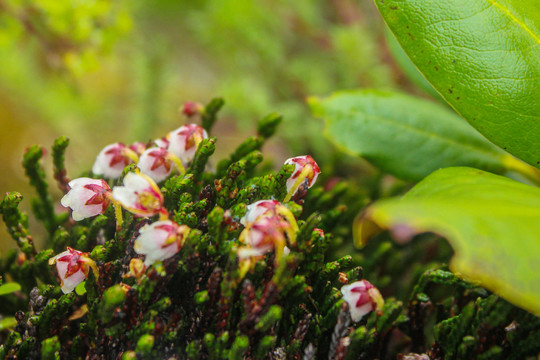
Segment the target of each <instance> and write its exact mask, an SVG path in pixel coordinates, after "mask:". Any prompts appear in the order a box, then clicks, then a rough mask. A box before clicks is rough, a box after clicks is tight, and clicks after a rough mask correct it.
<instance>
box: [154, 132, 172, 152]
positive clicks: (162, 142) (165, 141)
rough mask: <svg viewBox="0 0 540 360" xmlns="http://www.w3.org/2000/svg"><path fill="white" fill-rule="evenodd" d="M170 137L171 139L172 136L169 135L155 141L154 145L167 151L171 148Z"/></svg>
mask: <svg viewBox="0 0 540 360" xmlns="http://www.w3.org/2000/svg"><path fill="white" fill-rule="evenodd" d="M169 137H170V135H167V136H164V137H162V138H159V139H155V140H154V144H156V146H157V147H159V148H163V149H167V148H168V147H169V143H170V141H169Z"/></svg>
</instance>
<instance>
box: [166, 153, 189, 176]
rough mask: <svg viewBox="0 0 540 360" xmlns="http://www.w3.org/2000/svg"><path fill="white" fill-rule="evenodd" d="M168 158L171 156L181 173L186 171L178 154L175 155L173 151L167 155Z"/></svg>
mask: <svg viewBox="0 0 540 360" xmlns="http://www.w3.org/2000/svg"><path fill="white" fill-rule="evenodd" d="M167 158H169V159H170V160H171V161H172V162H173V163H174V165H176V168H177V169H178V172H179V173H180V175H184V174H185V173H186V169H185V168H184V164H182V160H180V159H179V158H178V156H176V155H174V154H173V153H169V154H168V155H167Z"/></svg>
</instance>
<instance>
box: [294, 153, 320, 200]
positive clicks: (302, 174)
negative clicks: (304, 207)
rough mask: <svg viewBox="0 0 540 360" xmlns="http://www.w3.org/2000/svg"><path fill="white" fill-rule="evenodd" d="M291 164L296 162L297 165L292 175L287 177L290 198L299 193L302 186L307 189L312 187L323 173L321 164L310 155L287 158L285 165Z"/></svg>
mask: <svg viewBox="0 0 540 360" xmlns="http://www.w3.org/2000/svg"><path fill="white" fill-rule="evenodd" d="M289 164H294V166H295V167H294V171H293V173H292V175H291V177H290V178H289V179H287V192H288V193H289V194H287V197H288V199H290V198H291V197H293V196H294V195H295V194H296V193H297V191H298V189H299V188H300V186H303V187H304V188H305V189H306V190H307V189H309V188H310V187H312V186H313V184H315V181H317V177H318V176H319V174H320V173H321V170H320V169H319V166H318V165H317V163H316V162H315V160H313V158H312V157H311V156H309V155H304V156H297V157H294V158H290V159H287V160H285V165H289ZM288 199H287V200H286V201H288Z"/></svg>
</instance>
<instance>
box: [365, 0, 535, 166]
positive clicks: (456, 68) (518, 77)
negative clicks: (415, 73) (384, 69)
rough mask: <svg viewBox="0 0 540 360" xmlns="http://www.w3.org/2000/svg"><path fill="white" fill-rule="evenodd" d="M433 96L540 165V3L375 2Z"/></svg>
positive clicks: (522, 0)
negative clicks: (431, 87)
mask: <svg viewBox="0 0 540 360" xmlns="http://www.w3.org/2000/svg"><path fill="white" fill-rule="evenodd" d="M375 3H376V4H377V6H378V8H379V11H380V12H381V14H382V16H383V17H384V19H385V21H386V23H387V24H388V26H389V27H390V29H391V30H392V32H393V33H394V34H395V35H396V37H397V39H398V41H399V42H400V44H401V45H402V47H403V48H404V50H405V52H406V53H407V54H408V55H409V57H410V58H411V60H412V61H413V62H414V64H415V65H416V66H417V67H418V69H419V70H420V71H421V72H422V73H423V74H424V76H425V77H426V78H427V80H428V81H429V82H430V83H431V84H432V85H433V86H434V87H435V89H437V91H438V92H439V93H440V94H441V95H442V96H443V97H444V98H445V99H446V101H448V103H450V105H452V107H454V109H456V110H457V111H458V112H459V113H460V114H461V115H462V116H463V117H464V118H465V119H467V121H469V122H470V123H471V124H472V125H473V126H474V127H475V128H476V129H477V130H478V131H480V132H481V133H482V134H484V135H485V136H486V137H487V138H488V139H490V140H491V141H492V142H493V143H495V144H497V145H499V146H500V147H502V148H503V149H505V150H507V151H508V152H510V153H511V154H513V155H515V156H516V157H518V158H520V159H522V160H524V161H526V162H528V163H529V164H531V165H533V166H536V167H537V168H540V141H539V140H538V139H540V101H539V100H540V11H538V8H539V4H538V1H537V0H424V1H403V0H375Z"/></svg>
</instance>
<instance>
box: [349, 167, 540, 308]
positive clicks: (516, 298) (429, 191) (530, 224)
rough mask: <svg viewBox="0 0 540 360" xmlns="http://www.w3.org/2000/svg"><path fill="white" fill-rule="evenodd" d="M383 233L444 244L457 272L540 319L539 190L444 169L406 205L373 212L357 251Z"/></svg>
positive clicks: (360, 224)
mask: <svg viewBox="0 0 540 360" xmlns="http://www.w3.org/2000/svg"><path fill="white" fill-rule="evenodd" d="M381 228H383V229H391V230H392V231H393V233H394V235H395V237H396V239H398V240H402V241H407V240H408V239H409V238H410V237H411V236H412V235H414V234H417V233H422V232H428V231H429V232H434V233H437V234H440V235H442V236H444V237H446V238H447V239H448V241H449V242H450V244H451V245H452V247H453V248H454V250H455V255H454V257H453V259H452V261H451V264H450V267H451V269H452V271H454V272H456V273H458V275H459V274H460V275H461V276H462V277H464V278H465V279H468V280H471V281H478V282H479V283H480V284H481V285H482V286H484V287H486V288H487V289H489V290H491V291H493V292H495V293H496V294H498V295H500V296H501V297H503V298H505V299H507V300H508V301H510V302H512V303H514V304H516V305H517V306H520V307H522V308H524V309H527V310H529V311H530V312H532V313H534V314H536V315H539V316H540V278H539V275H538V274H540V261H538V254H540V189H539V188H537V187H533V186H529V185H525V184H522V183H519V182H516V181H514V180H511V179H508V178H506V177H502V176H498V175H493V174H490V173H487V172H484V171H481V170H476V169H471V168H463V167H457V168H447V169H442V170H438V171H436V172H434V173H433V174H431V175H430V176H428V177H427V178H426V179H424V180H423V181H421V182H420V183H418V184H417V185H416V186H415V187H414V188H413V189H412V190H411V191H409V192H408V193H407V194H405V196H403V197H402V198H392V199H386V200H381V201H378V202H376V203H374V204H373V205H371V206H370V207H369V208H368V209H367V210H366V211H365V212H364V214H362V215H361V216H360V217H359V218H358V219H357V221H356V222H355V226H354V230H355V244H356V245H357V246H362V245H364V244H365V243H366V241H367V239H368V238H369V237H370V236H371V235H373V234H374V233H376V232H377V231H378V230H379V229H381Z"/></svg>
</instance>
